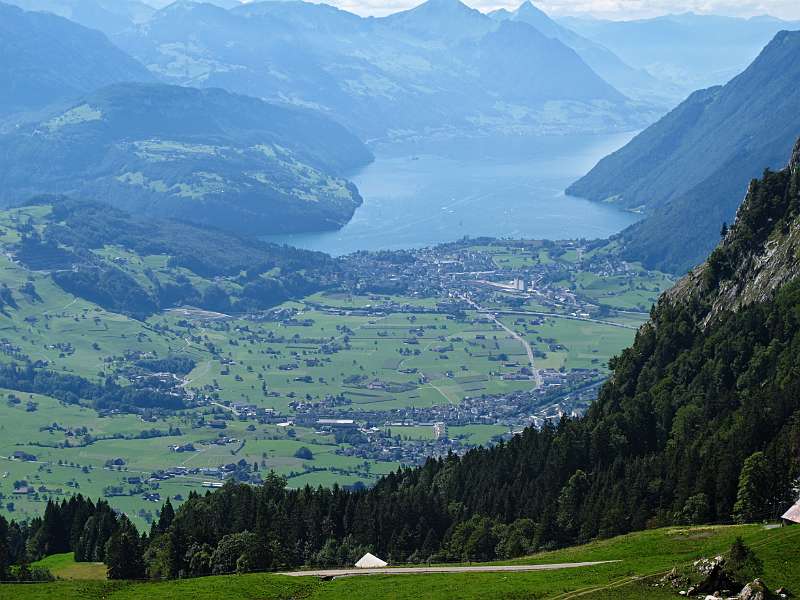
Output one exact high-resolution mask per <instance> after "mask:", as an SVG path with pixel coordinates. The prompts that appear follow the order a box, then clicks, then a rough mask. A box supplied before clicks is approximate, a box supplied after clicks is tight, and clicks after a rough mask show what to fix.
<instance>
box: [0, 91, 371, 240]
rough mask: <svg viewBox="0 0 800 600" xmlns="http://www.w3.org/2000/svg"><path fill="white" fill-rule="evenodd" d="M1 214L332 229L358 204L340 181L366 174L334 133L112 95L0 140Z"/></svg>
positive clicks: (244, 101)
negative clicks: (56, 200)
mask: <svg viewBox="0 0 800 600" xmlns="http://www.w3.org/2000/svg"><path fill="white" fill-rule="evenodd" d="M0 153H2V155H3V156H4V160H3V161H2V164H0V182H1V183H2V192H0V201H2V203H4V204H5V205H11V204H18V203H21V202H23V201H25V200H27V199H28V198H30V197H32V196H35V195H37V194H43V193H53V194H68V195H73V196H75V197H80V198H84V199H94V200H101V201H106V202H111V203H113V204H115V205H117V206H120V207H123V208H125V209H128V210H131V211H134V212H135V213H137V214H142V215H150V216H160V217H165V216H166V217H179V218H182V219H185V220H189V221H193V222H199V223H204V224H212V225H214V226H215V227H222V228H228V229H232V230H236V231H240V232H241V231H246V232H253V233H259V234H265V233H270V232H272V233H275V232H286V231H312V230H320V229H334V228H336V227H340V226H341V225H343V224H344V223H346V222H347V221H348V220H349V219H350V217H351V216H352V215H353V212H354V211H355V209H356V207H357V206H359V204H360V203H361V197H360V196H359V194H358V192H357V190H356V189H355V186H353V185H352V184H350V183H349V182H347V181H346V180H344V179H342V178H341V177H339V176H338V174H339V173H341V172H342V171H344V170H346V169H351V168H353V167H356V166H360V165H363V164H366V163H367V162H369V161H370V160H371V158H372V156H371V154H370V152H369V151H368V150H367V149H366V147H365V146H364V145H363V144H362V143H361V142H360V141H359V140H358V139H357V138H356V137H355V136H353V135H352V134H351V133H349V132H348V131H347V130H345V129H344V128H343V127H342V126H340V125H338V124H337V123H334V122H333V121H331V120H329V119H327V118H326V117H323V116H321V115H319V114H318V113H315V112H313V111H309V110H306V109H300V108H286V107H279V106H275V105H270V104H267V103H265V102H263V101H261V100H257V99H255V98H247V97H244V96H237V95H234V94H230V93H227V92H224V91H222V90H214V89H209V90H197V89H191V88H181V87H175V86H167V85H160V84H117V85H114V86H110V87H107V88H103V89H101V90H98V91H97V92H94V93H92V94H88V95H85V96H84V97H83V98H82V99H80V100H78V101H77V102H75V103H73V104H72V105H71V106H69V108H68V109H66V110H59V111H56V112H55V113H53V114H49V115H48V117H46V118H45V119H44V120H42V121H40V122H37V123H34V124H31V125H26V126H24V127H19V128H17V129H16V130H15V131H14V132H13V133H10V134H8V135H5V136H0Z"/></svg>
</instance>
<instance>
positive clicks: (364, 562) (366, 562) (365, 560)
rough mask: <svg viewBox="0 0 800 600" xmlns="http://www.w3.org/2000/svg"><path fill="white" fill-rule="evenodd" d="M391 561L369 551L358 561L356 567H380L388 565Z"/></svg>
mask: <svg viewBox="0 0 800 600" xmlns="http://www.w3.org/2000/svg"><path fill="white" fill-rule="evenodd" d="M388 566H389V563H387V562H385V561H383V560H381V559H380V558H378V557H377V556H374V555H372V554H370V553H369V552H367V553H366V554H365V555H364V556H362V557H361V559H360V560H359V561H358V562H357V563H356V567H357V568H359V569H380V568H381V567H388Z"/></svg>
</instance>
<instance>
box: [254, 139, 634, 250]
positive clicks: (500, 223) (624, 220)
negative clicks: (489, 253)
mask: <svg viewBox="0 0 800 600" xmlns="http://www.w3.org/2000/svg"><path fill="white" fill-rule="evenodd" d="M633 135H634V134H633V133H625V134H615V135H595V136H574V135H573V136H557V137H556V136H553V137H547V138H514V139H494V140H488V141H487V140H481V141H470V142H463V141H462V142H441V143H431V142H428V143H425V144H424V145H419V144H414V145H404V146H392V147H389V148H381V149H379V150H377V151H376V160H375V162H373V163H372V164H370V165H369V166H367V167H365V168H364V169H362V170H360V171H358V172H357V173H354V174H351V175H350V176H349V177H350V179H351V180H352V181H353V182H354V183H355V184H356V185H357V186H358V189H359V191H360V192H361V195H362V196H363V198H364V204H363V205H362V206H361V207H360V208H359V209H358V210H357V211H356V214H355V216H354V217H353V219H352V220H351V221H350V223H348V224H347V225H346V226H345V227H343V228H342V229H341V230H339V231H332V232H324V233H312V234H295V235H282V236H269V237H268V238H266V239H268V240H270V241H275V242H279V243H287V244H291V245H293V246H299V247H302V248H309V249H313V250H321V251H323V252H327V253H329V254H332V255H335V256H338V255H342V254H347V253H350V252H355V251H356V250H396V249H400V248H418V247H422V246H430V245H435V244H439V243H442V242H449V241H454V240H457V239H460V238H462V237H464V236H470V237H478V236H492V237H509V238H527V239H572V238H588V239H594V238H602V237H608V236H609V235H612V234H614V233H616V232H618V231H620V230H622V229H624V228H625V227H627V226H628V225H630V224H631V223H634V222H635V221H636V220H637V219H638V217H637V215H634V214H631V213H630V212H626V211H622V210H618V209H616V208H613V207H611V206H608V205H604V204H598V203H594V202H589V201H586V200H583V199H580V198H574V197H571V196H566V195H565V194H564V189H565V188H566V187H568V186H569V184H570V183H572V182H573V181H575V180H576V179H577V178H579V177H580V176H581V175H583V174H585V173H586V172H587V171H588V170H589V169H591V168H592V167H593V166H594V165H595V164H596V163H597V161H598V160H600V159H601V158H602V157H604V156H605V155H607V154H609V153H610V152H613V151H614V150H616V149H618V148H620V147H622V146H623V145H625V143H627V142H628V141H629V140H630V139H631V137H633Z"/></svg>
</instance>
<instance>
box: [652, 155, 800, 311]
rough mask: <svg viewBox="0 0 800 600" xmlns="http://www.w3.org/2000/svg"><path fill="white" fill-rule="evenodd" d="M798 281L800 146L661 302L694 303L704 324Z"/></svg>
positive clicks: (755, 186) (757, 185)
mask: <svg viewBox="0 0 800 600" xmlns="http://www.w3.org/2000/svg"><path fill="white" fill-rule="evenodd" d="M798 276H800V141H798V142H797V143H796V145H795V147H794V150H793V152H792V156H791V159H790V161H789V164H788V165H787V167H786V168H785V169H784V170H782V171H779V172H769V171H767V172H765V174H764V177H763V178H762V179H760V180H755V181H753V182H751V183H750V186H749V188H748V190H747V196H746V198H745V200H744V202H743V203H742V205H741V207H740V208H739V210H738V212H737V215H736V221H735V223H734V224H733V226H732V227H731V228H730V230H729V231H728V233H727V235H726V236H725V237H724V239H723V240H722V241H721V243H720V245H719V246H718V247H717V249H716V250H715V251H714V252H713V253H712V254H711V256H710V257H709V259H708V260H707V261H706V262H705V263H703V264H702V265H700V266H699V267H697V268H696V269H694V270H693V271H692V272H690V273H689V274H688V275H687V276H686V277H684V278H683V279H682V280H681V281H679V282H678V284H677V285H676V286H675V287H674V288H673V289H672V290H670V291H669V292H667V294H666V295H665V297H664V300H663V301H666V302H687V301H695V302H698V303H700V305H702V306H703V307H704V310H705V312H706V314H705V316H704V318H703V323H704V325H705V324H708V323H709V322H710V321H712V320H713V319H714V317H715V316H716V315H718V314H719V313H721V312H723V311H726V310H734V311H736V310H739V309H740V308H742V307H743V306H746V305H748V304H752V303H755V302H763V301H767V300H769V299H770V298H771V297H772V296H773V295H774V293H775V292H776V291H777V290H778V289H780V288H781V287H783V286H784V285H786V284H787V283H789V282H791V281H792V280H794V279H795V278H797V277H798Z"/></svg>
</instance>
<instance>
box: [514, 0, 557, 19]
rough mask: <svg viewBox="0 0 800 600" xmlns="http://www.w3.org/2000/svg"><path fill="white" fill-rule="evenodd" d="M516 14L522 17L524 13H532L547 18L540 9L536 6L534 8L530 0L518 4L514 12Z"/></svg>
mask: <svg viewBox="0 0 800 600" xmlns="http://www.w3.org/2000/svg"><path fill="white" fill-rule="evenodd" d="M516 13H517V14H518V15H524V14H526V13H528V14H531V13H532V14H536V15H544V16H547V14H546V13H545V12H544V11H543V10H542V9H540V8H539V7H538V6H536V5H535V4H534V3H533V2H531V0H525V2H523V3H522V4H520V5H519V8H517V10H516ZM548 18H549V17H548Z"/></svg>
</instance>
